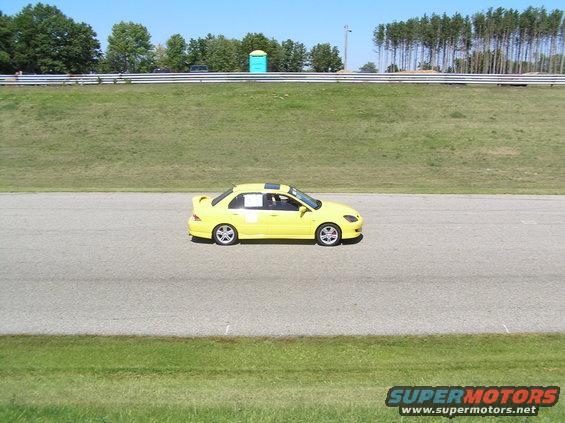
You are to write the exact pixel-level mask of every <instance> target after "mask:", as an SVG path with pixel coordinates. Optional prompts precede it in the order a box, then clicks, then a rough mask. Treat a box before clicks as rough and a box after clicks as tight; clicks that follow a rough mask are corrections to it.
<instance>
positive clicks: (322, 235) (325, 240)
mask: <svg viewBox="0 0 565 423" xmlns="http://www.w3.org/2000/svg"><path fill="white" fill-rule="evenodd" d="M316 241H317V242H318V244H320V245H323V246H324V247H333V246H334V245H337V244H339V243H340V241H341V230H340V229H339V226H337V225H334V224H333V223H324V224H323V225H320V227H319V228H318V230H316Z"/></svg>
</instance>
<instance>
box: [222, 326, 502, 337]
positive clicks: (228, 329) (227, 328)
mask: <svg viewBox="0 0 565 423" xmlns="http://www.w3.org/2000/svg"><path fill="white" fill-rule="evenodd" d="M506 330H508V329H506ZM229 331H230V324H229V323H228V324H227V325H226V333H225V334H224V335H227V334H228V333H229Z"/></svg>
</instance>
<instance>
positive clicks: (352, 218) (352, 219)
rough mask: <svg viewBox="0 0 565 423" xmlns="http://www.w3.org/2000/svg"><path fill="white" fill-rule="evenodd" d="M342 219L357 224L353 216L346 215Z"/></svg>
mask: <svg viewBox="0 0 565 423" xmlns="http://www.w3.org/2000/svg"><path fill="white" fill-rule="evenodd" d="M343 218H344V219H345V220H347V221H348V222H351V223H353V222H357V218H356V217H355V216H351V215H350V214H346V215H345V216H343Z"/></svg>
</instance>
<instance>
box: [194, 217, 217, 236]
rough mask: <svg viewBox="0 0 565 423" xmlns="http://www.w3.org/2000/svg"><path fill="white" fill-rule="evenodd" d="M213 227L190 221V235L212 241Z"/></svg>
mask: <svg viewBox="0 0 565 423" xmlns="http://www.w3.org/2000/svg"><path fill="white" fill-rule="evenodd" d="M212 229H214V228H212V227H210V225H209V224H208V223H206V222H202V221H199V222H198V221H195V220H192V217H191V218H190V219H188V234H189V235H190V236H195V237H198V238H207V239H212Z"/></svg>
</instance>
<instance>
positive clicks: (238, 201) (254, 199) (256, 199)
mask: <svg viewBox="0 0 565 423" xmlns="http://www.w3.org/2000/svg"><path fill="white" fill-rule="evenodd" d="M228 208H230V209H246V210H263V209H265V197H264V195H263V194H262V193H260V192H246V193H244V194H239V195H237V196H236V197H235V198H234V199H233V200H231V201H230V204H229V205H228Z"/></svg>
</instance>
